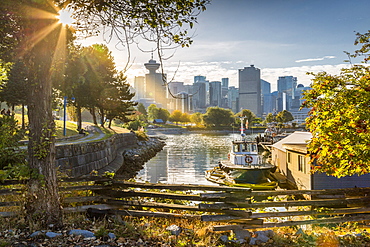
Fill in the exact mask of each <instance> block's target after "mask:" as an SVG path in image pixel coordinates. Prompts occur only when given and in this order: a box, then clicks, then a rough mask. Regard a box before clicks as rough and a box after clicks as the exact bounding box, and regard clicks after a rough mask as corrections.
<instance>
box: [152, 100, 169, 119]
mask: <svg viewBox="0 0 370 247" xmlns="http://www.w3.org/2000/svg"><path fill="white" fill-rule="evenodd" d="M169 118H170V113H169V111H168V110H166V109H163V108H158V107H157V106H156V105H154V104H151V105H150V106H149V107H148V119H149V120H150V121H153V120H155V119H162V120H163V122H164V123H166V122H167V121H168V119H169Z"/></svg>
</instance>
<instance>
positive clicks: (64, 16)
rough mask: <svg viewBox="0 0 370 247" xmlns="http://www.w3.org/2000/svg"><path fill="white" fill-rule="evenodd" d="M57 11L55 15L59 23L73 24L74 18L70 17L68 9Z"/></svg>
mask: <svg viewBox="0 0 370 247" xmlns="http://www.w3.org/2000/svg"><path fill="white" fill-rule="evenodd" d="M58 13H59V15H57V16H56V18H57V19H58V22H59V23H61V24H64V25H71V24H73V22H74V20H73V18H72V17H71V13H70V12H69V11H67V10H64V9H62V10H60V11H59V12H58Z"/></svg>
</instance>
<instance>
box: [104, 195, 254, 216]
mask: <svg viewBox="0 0 370 247" xmlns="http://www.w3.org/2000/svg"><path fill="white" fill-rule="evenodd" d="M106 203H107V204H109V205H113V206H123V207H138V208H161V209H173V210H187V211H200V212H215V213H224V214H228V215H233V216H239V217H244V218H247V217H249V216H250V215H251V214H252V212H250V211H246V210H217V209H216V210H214V209H213V210H212V209H211V210H200V209H199V208H198V207H197V206H187V205H181V204H169V203H159V202H140V201H136V200H135V201H132V200H130V201H124V200H112V199H108V200H106Z"/></svg>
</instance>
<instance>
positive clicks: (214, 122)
mask: <svg viewBox="0 0 370 247" xmlns="http://www.w3.org/2000/svg"><path fill="white" fill-rule="evenodd" d="M203 122H204V124H205V125H206V126H216V127H220V126H230V125H231V124H233V123H234V122H235V118H234V114H233V112H232V111H231V110H229V109H224V108H220V107H209V108H207V112H206V113H205V114H204V115H203Z"/></svg>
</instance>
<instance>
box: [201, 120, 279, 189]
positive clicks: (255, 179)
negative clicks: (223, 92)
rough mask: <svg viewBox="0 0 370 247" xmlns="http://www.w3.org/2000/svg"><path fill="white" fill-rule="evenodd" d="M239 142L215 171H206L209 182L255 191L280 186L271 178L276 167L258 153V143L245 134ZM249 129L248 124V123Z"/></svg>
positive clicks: (237, 141)
mask: <svg viewBox="0 0 370 247" xmlns="http://www.w3.org/2000/svg"><path fill="white" fill-rule="evenodd" d="M243 119H244V117H243V118H241V129H240V130H241V133H240V139H239V140H233V141H232V147H231V150H230V152H229V154H228V159H227V160H222V161H220V162H219V163H218V165H217V166H215V167H214V168H213V169H211V170H208V171H206V175H205V176H206V179H207V180H208V181H211V182H214V183H218V184H221V185H227V186H239V187H247V188H251V189H253V190H272V189H275V188H276V187H277V185H278V183H277V182H276V181H274V180H273V177H272V176H271V174H272V173H274V172H275V170H276V167H275V166H274V165H272V164H270V163H268V162H267V161H266V158H265V157H263V156H262V155H261V154H259V152H258V147H257V142H256V141H247V140H246V138H245V134H244V132H243V130H244V128H243ZM246 128H248V122H247V123H246Z"/></svg>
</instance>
